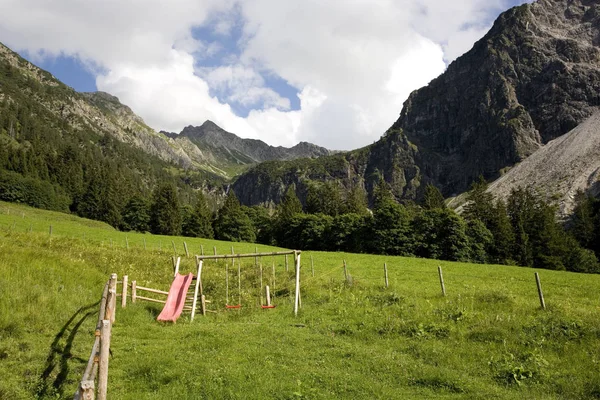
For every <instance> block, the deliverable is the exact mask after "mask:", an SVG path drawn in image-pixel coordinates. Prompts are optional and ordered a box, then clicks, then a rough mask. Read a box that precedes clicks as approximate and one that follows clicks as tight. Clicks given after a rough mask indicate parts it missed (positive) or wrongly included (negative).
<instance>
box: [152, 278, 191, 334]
mask: <svg viewBox="0 0 600 400" xmlns="http://www.w3.org/2000/svg"><path fill="white" fill-rule="evenodd" d="M193 278H194V274H192V273H191V272H190V273H189V274H187V275H181V274H177V276H176V277H175V279H173V283H171V288H170V289H169V295H168V296H167V302H166V304H165V307H164V308H163V310H162V311H161V313H160V315H159V316H158V317H157V318H156V320H157V321H172V322H175V321H177V319H178V318H179V316H180V315H181V312H182V311H183V306H184V305H185V298H186V294H187V291H188V289H189V288H190V285H191V284H192V280H193Z"/></svg>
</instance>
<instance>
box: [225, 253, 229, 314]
mask: <svg viewBox="0 0 600 400" xmlns="http://www.w3.org/2000/svg"><path fill="white" fill-rule="evenodd" d="M225 305H229V264H228V263H227V260H225Z"/></svg>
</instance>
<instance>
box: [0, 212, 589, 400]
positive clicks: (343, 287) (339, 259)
mask: <svg viewBox="0 0 600 400" xmlns="http://www.w3.org/2000/svg"><path fill="white" fill-rule="evenodd" d="M50 226H52V235H50ZM184 240H185V241H186V243H187V245H188V248H189V250H190V252H192V253H198V252H199V251H200V246H201V245H202V246H203V247H204V249H205V250H206V252H212V249H213V246H216V249H217V251H218V253H220V254H222V253H229V252H230V251H231V246H232V245H233V246H234V250H235V252H236V253H242V252H252V251H254V248H255V245H254V244H241V243H228V242H219V241H211V240H202V239H189V238H172V237H160V236H153V235H142V234H133V233H127V234H126V233H123V232H118V231H115V230H113V229H112V228H110V227H109V226H107V225H105V224H102V223H98V222H94V221H89V220H84V219H80V218H76V217H73V216H70V215H65V214H60V213H52V212H48V211H40V210H37V209H32V208H28V207H22V206H18V205H14V204H8V203H0V277H1V278H0V376H1V377H2V379H0V399H31V398H43V399H46V398H47V399H49V398H71V397H72V395H73V393H74V391H75V388H76V386H77V382H78V380H79V379H80V377H81V374H82V372H83V369H84V367H85V364H86V362H87V358H88V356H89V352H90V350H91V346H92V344H93V332H94V326H95V322H96V318H97V312H98V311H97V309H98V301H99V298H100V295H101V291H102V288H103V284H104V282H105V281H106V279H107V278H108V275H109V274H110V273H111V272H116V273H117V274H119V279H120V277H121V276H122V275H123V274H127V275H128V276H129V279H130V280H133V279H135V280H137V282H138V284H139V285H143V286H147V287H153V288H157V289H163V290H166V289H168V287H169V283H170V278H171V276H172V266H171V261H170V258H171V256H172V255H173V252H174V251H173V244H172V241H173V243H175V246H176V251H177V253H178V254H179V255H181V256H182V257H183V259H182V268H181V269H182V271H183V272H186V271H193V270H194V265H193V264H194V262H193V260H192V258H186V257H185V253H184V249H183V241H184ZM127 244H128V246H129V248H127ZM258 249H259V251H267V250H270V249H271V248H268V247H267V246H262V245H259V246H258ZM311 256H312V259H313V261H314V271H315V273H314V277H313V276H312V272H311V262H310V260H311ZM344 259H345V260H346V261H347V265H348V272H349V274H350V275H351V284H349V283H346V282H345V280H344V272H343V260H344ZM258 261H259V263H260V265H262V266H263V279H264V282H265V283H266V282H267V281H268V282H269V283H270V284H271V286H272V288H274V292H275V294H276V297H275V300H274V302H275V303H276V304H277V308H275V309H272V310H262V309H260V307H259V303H260V300H259V274H258V268H257V267H256V266H255V264H254V260H253V259H248V260H247V261H245V262H244V263H243V264H242V293H241V298H242V304H243V307H242V309H241V310H240V311H237V310H228V311H226V310H225V307H224V305H225V264H224V263H223V262H220V263H216V262H214V261H212V262H209V261H207V262H206V264H205V269H204V274H203V281H204V291H205V293H206V295H207V297H208V299H209V300H211V301H212V303H210V305H209V309H211V310H213V311H217V312H216V313H210V314H209V315H207V316H206V317H202V316H198V317H197V318H196V320H195V321H194V322H189V316H186V315H184V316H183V317H182V318H181V319H180V320H179V321H178V323H177V324H175V325H171V324H161V323H158V322H156V321H155V318H156V315H157V314H158V313H159V312H160V305H155V304H152V303H146V302H141V301H140V302H137V303H135V304H129V305H128V307H127V308H126V309H121V308H118V309H117V318H116V324H115V326H114V331H113V338H112V358H111V360H110V372H109V396H110V398H112V399H165V398H172V399H201V398H207V399H220V398H222V399H250V398H276V399H298V398H306V399H330V398H352V399H355V398H368V399H373V398H399V399H400V398H402V399H419V398H423V399H429V398H466V399H489V398H497V399H514V398H525V399H565V398H567V399H569V398H572V399H594V398H600V374H599V373H598V370H599V363H600V323H599V322H598V321H599V320H600V290H599V289H600V276H599V275H585V274H574V273H568V272H555V271H548V270H539V271H538V272H539V274H540V277H541V280H542V285H543V288H544V294H545V297H546V304H547V306H548V309H547V310H545V311H544V310H541V309H540V307H539V302H538V298H537V291H536V285H535V280H534V274H533V273H534V272H535V270H532V269H529V268H519V267H507V266H492V265H474V264H461V263H450V262H438V261H435V260H425V259H414V258H402V257H386V256H370V255H359V254H345V253H323V252H303V253H302V267H303V269H302V282H303V292H302V302H303V307H302V309H301V312H300V314H299V315H298V317H296V318H295V317H294V316H293V313H292V306H293V302H292V294H293V290H292V288H293V279H292V275H293V273H292V270H293V268H292V267H291V260H290V270H289V271H287V272H286V270H285V262H284V259H283V257H279V258H275V259H273V258H271V257H266V258H263V259H262V260H258ZM384 262H386V263H387V265H388V269H389V280H390V286H389V288H387V289H385V288H384V287H383V286H384V285H383V284H384V281H383V263H384ZM273 265H274V267H275V282H274V283H273V282H272V269H273ZM438 265H441V266H442V268H443V271H444V279H445V282H446V290H447V294H448V295H447V296H446V297H443V296H442V295H441V292H440V286H439V281H438V276H437V266H438ZM229 268H231V266H229ZM230 280H231V281H233V282H235V281H236V276H234V275H233V274H232V275H231V276H230ZM230 295H231V297H232V298H233V299H232V300H231V302H232V303H234V302H237V296H238V292H237V288H236V284H235V283H231V282H230Z"/></svg>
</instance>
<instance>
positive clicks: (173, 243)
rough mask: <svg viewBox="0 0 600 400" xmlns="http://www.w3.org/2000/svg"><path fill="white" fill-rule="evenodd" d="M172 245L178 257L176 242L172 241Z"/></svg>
mask: <svg viewBox="0 0 600 400" xmlns="http://www.w3.org/2000/svg"><path fill="white" fill-rule="evenodd" d="M171 244H172V245H173V254H175V255H177V248H176V247H175V242H174V241H172V240H171Z"/></svg>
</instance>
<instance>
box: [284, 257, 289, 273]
mask: <svg viewBox="0 0 600 400" xmlns="http://www.w3.org/2000/svg"><path fill="white" fill-rule="evenodd" d="M288 271H289V269H288V261H287V254H286V255H285V272H288Z"/></svg>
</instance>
